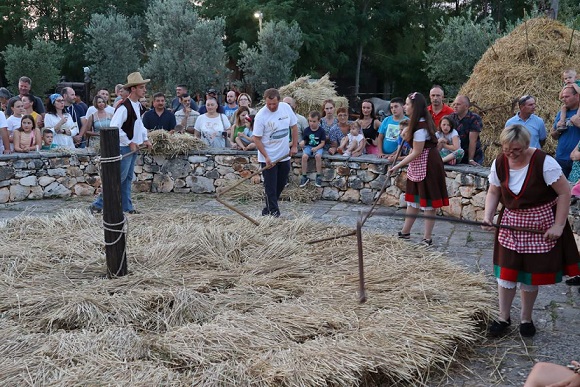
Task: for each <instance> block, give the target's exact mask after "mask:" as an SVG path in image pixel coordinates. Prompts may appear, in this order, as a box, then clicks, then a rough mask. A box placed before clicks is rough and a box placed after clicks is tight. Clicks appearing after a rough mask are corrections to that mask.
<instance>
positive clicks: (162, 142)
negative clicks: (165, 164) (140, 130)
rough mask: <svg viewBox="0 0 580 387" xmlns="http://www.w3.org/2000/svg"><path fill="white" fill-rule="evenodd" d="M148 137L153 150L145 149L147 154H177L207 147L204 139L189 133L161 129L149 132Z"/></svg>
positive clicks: (185, 153) (184, 153)
mask: <svg viewBox="0 0 580 387" xmlns="http://www.w3.org/2000/svg"><path fill="white" fill-rule="evenodd" d="M148 137H149V141H151V145H152V148H151V150H148V149H144V150H143V153H146V154H151V155H166V156H176V155H187V154H189V152H191V151H197V150H201V149H207V145H206V144H205V143H204V142H203V141H201V140H200V139H199V138H197V137H195V136H192V135H191V134H189V133H177V132H175V133H171V132H168V131H166V130H163V129H160V130H153V131H151V132H149V134H148Z"/></svg>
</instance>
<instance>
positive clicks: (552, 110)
mask: <svg viewBox="0 0 580 387" xmlns="http://www.w3.org/2000/svg"><path fill="white" fill-rule="evenodd" d="M571 37H572V30H571V29H570V28H568V27H566V26H565V25H563V24H561V23H559V22H557V21H554V20H551V19H548V18H545V17H541V18H535V19H530V20H527V21H526V22H524V23H522V24H520V25H519V26H518V27H517V28H515V29H514V30H513V31H512V32H511V33H510V34H509V35H507V36H504V37H503V38H501V39H498V40H497V41H496V42H495V43H494V44H493V46H492V47H490V48H489V49H488V50H487V52H486V53H485V54H484V55H483V56H482V58H481V59H480V61H479V62H478V63H477V65H476V66H475V68H474V69H473V73H472V75H471V77H470V78H469V80H468V81H467V82H466V83H465V84H464V85H463V87H462V88H461V90H460V91H459V93H460V94H465V95H467V96H469V98H470V99H471V101H472V102H473V103H474V104H476V105H477V107H478V108H475V109H474V110H475V112H477V113H480V114H481V116H482V118H483V131H482V132H481V140H482V142H483V143H484V144H486V145H488V147H487V149H486V152H485V156H486V162H487V164H491V161H492V160H493V159H495V157H497V155H498V154H499V153H500V152H501V147H499V146H497V145H493V143H494V142H495V143H497V142H498V140H499V134H500V132H501V131H502V129H503V128H504V125H505V122H506V121H507V120H508V119H509V118H510V117H511V116H513V115H514V114H515V112H517V111H518V106H517V102H516V101H517V99H518V98H519V97H521V96H522V95H526V94H531V95H533V96H535V97H536V102H537V105H538V106H537V109H536V114H537V115H538V116H540V117H541V118H542V119H543V120H544V122H545V123H546V127H547V128H548V129H549V128H551V126H552V124H553V123H554V118H555V117H556V113H557V112H558V111H559V110H560V107H561V103H560V101H559V99H558V95H559V93H560V90H561V89H562V86H563V85H562V72H563V70H565V69H566V68H570V67H572V68H578V64H579V63H580V35H579V34H578V32H576V34H575V36H574V39H573V40H572V46H571V50H570V52H569V51H568V47H569V44H570V39H571ZM555 147H556V141H554V140H552V139H551V137H550V136H548V141H547V144H546V146H544V149H545V150H547V151H548V152H549V153H553V151H554V150H555Z"/></svg>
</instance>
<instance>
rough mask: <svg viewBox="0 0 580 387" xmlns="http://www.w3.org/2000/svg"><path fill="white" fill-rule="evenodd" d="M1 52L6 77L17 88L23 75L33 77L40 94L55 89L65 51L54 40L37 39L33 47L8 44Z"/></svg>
mask: <svg viewBox="0 0 580 387" xmlns="http://www.w3.org/2000/svg"><path fill="white" fill-rule="evenodd" d="M1 54H2V56H3V57H4V62H5V63H6V78H7V79H8V83H9V84H10V85H12V86H15V87H16V89H15V90H17V87H18V79H19V78H20V77H21V76H23V75H25V76H28V77H30V78H32V87H33V89H34V90H35V91H36V93H37V94H39V95H43V94H44V93H45V92H47V91H49V90H52V89H54V87H55V86H56V83H57V82H58V80H59V78H60V75H59V73H60V68H61V65H62V62H63V59H64V52H63V49H62V48H60V47H58V46H57V44H56V43H54V42H47V41H44V40H35V41H33V42H32V46H31V47H27V46H21V47H17V46H13V45H8V46H6V49H5V50H4V51H2V53H1Z"/></svg>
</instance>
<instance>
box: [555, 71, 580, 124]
mask: <svg viewBox="0 0 580 387" xmlns="http://www.w3.org/2000/svg"><path fill="white" fill-rule="evenodd" d="M576 75H577V74H576V70H573V69H568V70H564V73H563V74H562V79H563V81H564V86H567V85H571V86H572V87H573V88H574V89H575V90H576V93H578V94H580V80H578V79H576ZM560 97H561V96H560ZM566 112H567V110H566V106H565V105H562V110H561V111H560V120H559V121H558V124H557V125H556V128H557V129H558V130H560V131H561V130H566V128H567V126H566V122H570V121H567V120H566ZM579 114H580V111H578V113H576V116H578V115H579ZM572 117H574V116H572ZM572 117H570V118H572Z"/></svg>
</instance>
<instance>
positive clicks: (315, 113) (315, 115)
mask: <svg viewBox="0 0 580 387" xmlns="http://www.w3.org/2000/svg"><path fill="white" fill-rule="evenodd" d="M270 99H271V98H270ZM308 118H316V119H318V121H320V112H319V111H316V110H313V111H311V112H310V113H308Z"/></svg>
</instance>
